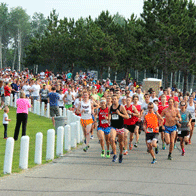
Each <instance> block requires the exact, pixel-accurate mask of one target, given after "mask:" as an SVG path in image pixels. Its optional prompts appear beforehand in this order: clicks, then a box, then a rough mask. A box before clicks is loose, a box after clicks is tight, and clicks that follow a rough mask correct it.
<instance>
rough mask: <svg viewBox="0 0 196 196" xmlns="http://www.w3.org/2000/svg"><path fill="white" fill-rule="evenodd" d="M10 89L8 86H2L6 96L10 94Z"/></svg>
mask: <svg viewBox="0 0 196 196" xmlns="http://www.w3.org/2000/svg"><path fill="white" fill-rule="evenodd" d="M10 91H11V89H10V88H9V87H8V86H4V95H5V97H6V96H10Z"/></svg>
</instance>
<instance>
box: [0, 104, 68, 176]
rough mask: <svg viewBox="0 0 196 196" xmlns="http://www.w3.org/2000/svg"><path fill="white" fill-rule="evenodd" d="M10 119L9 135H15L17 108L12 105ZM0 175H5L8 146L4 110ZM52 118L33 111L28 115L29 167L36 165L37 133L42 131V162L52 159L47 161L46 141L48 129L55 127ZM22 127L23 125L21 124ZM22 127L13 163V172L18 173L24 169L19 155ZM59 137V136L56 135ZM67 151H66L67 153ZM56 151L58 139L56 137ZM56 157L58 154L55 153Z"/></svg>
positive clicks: (0, 139)
mask: <svg viewBox="0 0 196 196" xmlns="http://www.w3.org/2000/svg"><path fill="white" fill-rule="evenodd" d="M8 116H9V119H11V121H10V122H9V124H8V137H13V136H14V130H15V125H16V109H15V108H12V107H10V112H9V114H8ZM0 117H1V118H0V123H1V124H0V127H1V132H0V160H1V161H0V177H2V176H4V174H3V165H4V156H5V146H6V140H5V139H3V136H4V127H3V124H2V120H3V110H1V111H0ZM53 128H54V127H53V124H52V120H51V119H49V118H45V117H42V116H38V115H36V114H33V113H31V112H30V113H29V115H28V123H27V132H26V134H27V135H28V136H29V137H30V141H29V162H28V168H32V167H34V166H36V164H35V163H34V155H35V137H36V133H38V132H42V133H43V148H42V164H44V163H48V162H51V161H46V142H47V130H48V129H53ZM21 129H22V126H21ZM21 129H20V133H19V138H18V140H17V141H15V144H14V156H13V164H12V173H18V172H20V171H22V170H21V169H20V168H19V157H20V139H21V134H22V130H21ZM56 138H57V137H56ZM65 152H66V151H64V153H65ZM55 153H56V139H55ZM55 158H57V156H56V155H55Z"/></svg>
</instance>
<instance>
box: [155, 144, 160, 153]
mask: <svg viewBox="0 0 196 196" xmlns="http://www.w3.org/2000/svg"><path fill="white" fill-rule="evenodd" d="M158 153H159V146H158V145H157V147H156V148H155V154H158Z"/></svg>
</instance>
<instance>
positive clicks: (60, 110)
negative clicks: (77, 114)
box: [59, 108, 62, 116]
mask: <svg viewBox="0 0 196 196" xmlns="http://www.w3.org/2000/svg"><path fill="white" fill-rule="evenodd" d="M59 114H60V116H62V108H59Z"/></svg>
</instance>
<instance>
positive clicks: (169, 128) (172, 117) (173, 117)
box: [161, 98, 181, 160]
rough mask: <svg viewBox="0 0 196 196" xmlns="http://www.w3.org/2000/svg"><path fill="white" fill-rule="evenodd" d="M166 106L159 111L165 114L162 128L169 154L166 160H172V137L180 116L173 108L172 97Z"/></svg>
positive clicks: (162, 114)
mask: <svg viewBox="0 0 196 196" xmlns="http://www.w3.org/2000/svg"><path fill="white" fill-rule="evenodd" d="M168 105H169V106H168V107H167V108H166V109H164V110H163V111H162V113H161V116H162V117H164V116H165V125H164V127H163V129H164V130H165V142H166V144H167V145H169V144H170V146H169V154H168V160H172V156H171V154H172V151H173V148H174V139H175V136H176V131H177V126H176V123H177V120H178V121H181V116H180V113H179V111H178V110H177V109H176V108H174V99H173V98H169V100H168Z"/></svg>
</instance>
